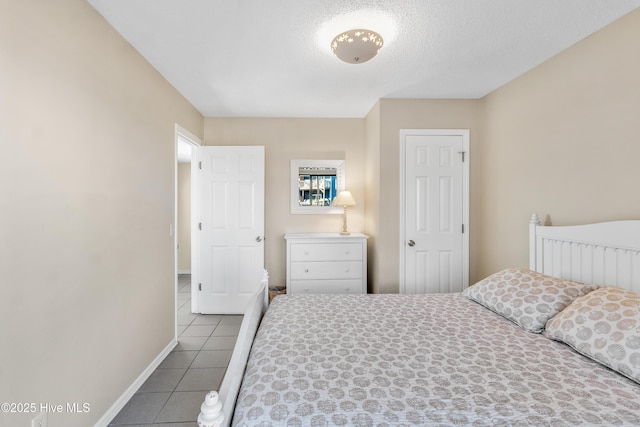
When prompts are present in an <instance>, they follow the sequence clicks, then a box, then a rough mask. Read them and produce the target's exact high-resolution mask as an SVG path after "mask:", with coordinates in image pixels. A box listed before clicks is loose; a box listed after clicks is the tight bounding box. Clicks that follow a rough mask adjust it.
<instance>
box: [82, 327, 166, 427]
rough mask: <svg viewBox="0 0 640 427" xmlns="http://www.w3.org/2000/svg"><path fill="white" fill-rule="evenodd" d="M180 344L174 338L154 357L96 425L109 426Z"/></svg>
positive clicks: (100, 426) (99, 426)
mask: <svg viewBox="0 0 640 427" xmlns="http://www.w3.org/2000/svg"><path fill="white" fill-rule="evenodd" d="M176 345H178V340H177V339H175V338H174V339H173V340H171V342H170V343H169V344H167V346H166V347H165V348H164V349H163V350H162V351H161V352H160V354H158V356H156V358H155V359H153V362H151V364H150V365H149V366H147V368H146V369H145V370H144V371H142V373H141V374H140V375H139V376H138V378H136V380H135V381H134V382H133V384H131V385H130V386H129V388H127V390H126V391H125V392H124V393H123V394H122V396H120V398H118V400H116V401H115V403H114V404H113V405H111V408H109V410H107V412H105V414H104V415H103V416H102V417H101V418H100V419H99V420H98V422H97V423H95V425H94V427H107V426H108V425H109V423H110V422H111V421H113V419H114V418H115V417H116V415H118V413H119V412H120V411H121V410H122V408H124V405H126V404H127V402H128V401H129V400H131V398H132V397H133V395H134V394H135V393H136V391H138V389H139V388H140V386H141V385H142V384H144V382H145V381H146V380H147V378H149V377H150V376H151V374H152V373H153V371H155V370H156V368H157V367H158V366H159V365H160V363H162V361H163V360H164V359H165V358H166V357H167V356H168V355H169V353H171V351H172V350H173V349H174V348H175V347H176Z"/></svg>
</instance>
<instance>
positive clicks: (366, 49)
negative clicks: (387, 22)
mask: <svg viewBox="0 0 640 427" xmlns="http://www.w3.org/2000/svg"><path fill="white" fill-rule="evenodd" d="M383 44H384V41H383V40H382V37H381V36H380V34H378V33H376V32H375V31H371V30H365V29H356V30H349V31H344V32H342V33H340V34H338V35H337V36H335V37H334V39H333V41H332V42H331V50H332V51H333V53H335V55H336V56H337V57H338V58H340V59H341V60H343V61H344V62H348V63H349V64H362V63H363V62H367V61H368V60H370V59H371V58H373V57H374V56H376V54H377V53H378V51H379V50H380V48H381V47H382V45H383Z"/></svg>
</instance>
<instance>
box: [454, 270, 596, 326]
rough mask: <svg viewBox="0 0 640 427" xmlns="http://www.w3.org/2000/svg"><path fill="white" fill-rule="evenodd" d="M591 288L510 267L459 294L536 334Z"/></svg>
mask: <svg viewBox="0 0 640 427" xmlns="http://www.w3.org/2000/svg"><path fill="white" fill-rule="evenodd" d="M594 289H597V286H595V285H585V284H583V283H577V282H572V281H570V280H565V279H560V278H557V277H552V276H547V275H544V274H541V273H537V272H535V271H531V270H527V269H524V268H510V269H507V270H503V271H500V272H498V273H495V274H493V275H491V276H489V277H487V278H486V279H484V280H481V281H480V282H478V283H476V284H475V285H473V286H470V287H468V288H467V289H465V290H464V291H463V292H462V295H464V296H465V297H467V298H469V299H470V300H473V301H475V302H477V303H479V304H481V305H483V306H485V307H487V308H488V309H489V310H492V311H494V312H496V313H498V314H499V315H501V316H504V317H506V318H507V319H509V320H511V321H513V322H515V323H516V324H517V325H519V326H520V327H521V328H522V329H524V330H526V331H529V332H534V333H538V334H539V333H541V332H542V331H543V330H544V325H545V324H546V323H547V320H549V319H550V318H552V317H553V316H555V315H556V314H558V313H559V312H560V311H561V310H562V309H564V308H565V307H566V306H568V305H569V304H570V303H571V302H572V301H573V300H574V299H576V298H578V297H581V296H583V295H586V294H587V293H589V292H591V291H593V290H594Z"/></svg>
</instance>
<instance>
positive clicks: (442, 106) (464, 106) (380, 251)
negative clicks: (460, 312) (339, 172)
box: [367, 99, 482, 293]
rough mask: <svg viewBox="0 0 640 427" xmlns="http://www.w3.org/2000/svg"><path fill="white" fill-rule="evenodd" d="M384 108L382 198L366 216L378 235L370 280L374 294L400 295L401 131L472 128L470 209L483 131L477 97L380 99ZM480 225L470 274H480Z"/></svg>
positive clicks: (472, 244) (472, 245)
mask: <svg viewBox="0 0 640 427" xmlns="http://www.w3.org/2000/svg"><path fill="white" fill-rule="evenodd" d="M379 104H380V106H379V109H380V113H379V115H380V118H379V122H380V129H379V133H380V143H379V147H380V153H379V155H378V158H379V160H380V167H379V176H378V177H377V179H378V180H379V182H380V196H379V198H380V202H379V203H378V204H377V206H376V207H374V208H373V211H372V212H367V214H368V215H375V216H377V217H378V218H379V219H378V221H377V224H378V225H377V228H378V231H377V235H376V236H375V237H376V248H375V254H376V258H377V262H376V265H375V266H373V268H374V269H376V270H377V271H376V272H375V274H374V276H373V281H372V283H371V284H370V287H372V289H373V291H374V292H376V293H396V292H398V290H399V276H400V271H399V268H398V265H399V257H400V255H399V253H400V252H399V251H400V248H399V238H398V235H399V232H400V231H399V230H400V215H399V214H400V209H399V203H400V195H399V193H398V191H399V189H400V136H399V133H400V129H469V130H470V143H469V146H470V148H469V151H470V153H471V155H470V166H469V168H470V193H471V196H470V198H471V200H470V212H471V215H473V212H474V210H475V208H476V205H477V198H476V197H475V194H477V190H478V189H477V185H476V180H475V176H476V175H477V169H478V164H477V162H476V161H475V159H474V155H475V154H474V153H475V152H476V151H479V150H481V147H482V137H481V135H480V132H479V114H480V104H479V101H476V100H435V99H434V100H426V99H413V100H409V99H382V100H380V102H379ZM475 227H476V224H475V222H474V220H473V216H472V218H471V228H470V229H471V234H470V240H471V241H470V250H469V251H470V258H471V260H470V262H471V265H470V277H471V280H474V278H475V277H476V274H475V272H476V270H477V265H476V262H475V259H476V257H475V255H476V254H477V252H478V250H479V248H480V242H478V241H477V240H476V239H475V234H474V230H475Z"/></svg>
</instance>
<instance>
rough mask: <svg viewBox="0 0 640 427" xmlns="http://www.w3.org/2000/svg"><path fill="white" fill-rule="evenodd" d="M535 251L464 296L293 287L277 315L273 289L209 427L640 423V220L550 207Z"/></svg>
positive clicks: (258, 304)
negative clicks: (564, 213) (298, 290)
mask: <svg viewBox="0 0 640 427" xmlns="http://www.w3.org/2000/svg"><path fill="white" fill-rule="evenodd" d="M530 253H531V258H530V265H529V268H528V269H524V268H512V269H507V270H504V271H500V272H497V273H495V274H493V275H491V276H489V277H487V278H486V279H483V280H482V281H480V282H478V283H477V284H475V285H474V286H471V287H469V288H468V289H466V290H465V291H464V292H463V293H455V294H426V295H301V296H296V295H291V296H284V297H277V298H275V299H274V300H273V302H272V304H271V305H270V306H269V309H268V310H266V313H264V311H265V302H264V301H265V291H264V290H261V291H260V292H258V293H257V294H256V295H255V296H254V299H253V302H252V307H251V308H250V310H249V311H248V312H247V314H246V315H245V319H244V321H243V325H242V327H241V332H240V334H241V335H243V337H240V338H239V339H238V343H237V344H236V349H235V350H234V354H233V356H232V359H231V362H230V365H229V368H228V371H227V374H226V375H225V379H224V381H223V384H222V386H221V388H220V392H219V393H217V392H211V393H208V394H207V396H206V397H205V401H204V402H203V404H202V406H201V414H200V416H199V418H198V424H199V425H200V426H202V427H205V426H206V427H210V426H226V425H237V426H254V425H262V426H269V425H273V426H276V425H282V426H285V425H286V426H296V425H300V426H314V425H318V426H320V425H331V426H333V425H336V426H338V425H344V426H352V425H361V426H369V425H372V426H373V425H376V426H378V425H380V426H384V425H387V426H397V425H428V426H449V425H468V426H489V425H491V426H495V425H498V426H518V425H523V426H525V425H535V426H544V425H549V426H554V427H555V426H565V425H566V426H574V425H579V426H585V425H606V426H611V425H622V426H640V384H639V383H640V295H639V294H638V293H637V292H638V291H640V221H616V222H608V223H599V224H589V225H579V226H566V227H551V226H541V225H540V224H539V221H538V218H537V217H536V216H534V217H533V218H532V219H531V223H530ZM266 284H267V280H266V279H264V280H263V287H266ZM263 313H264V317H263V316H262V314H263ZM256 331H257V332H256Z"/></svg>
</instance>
